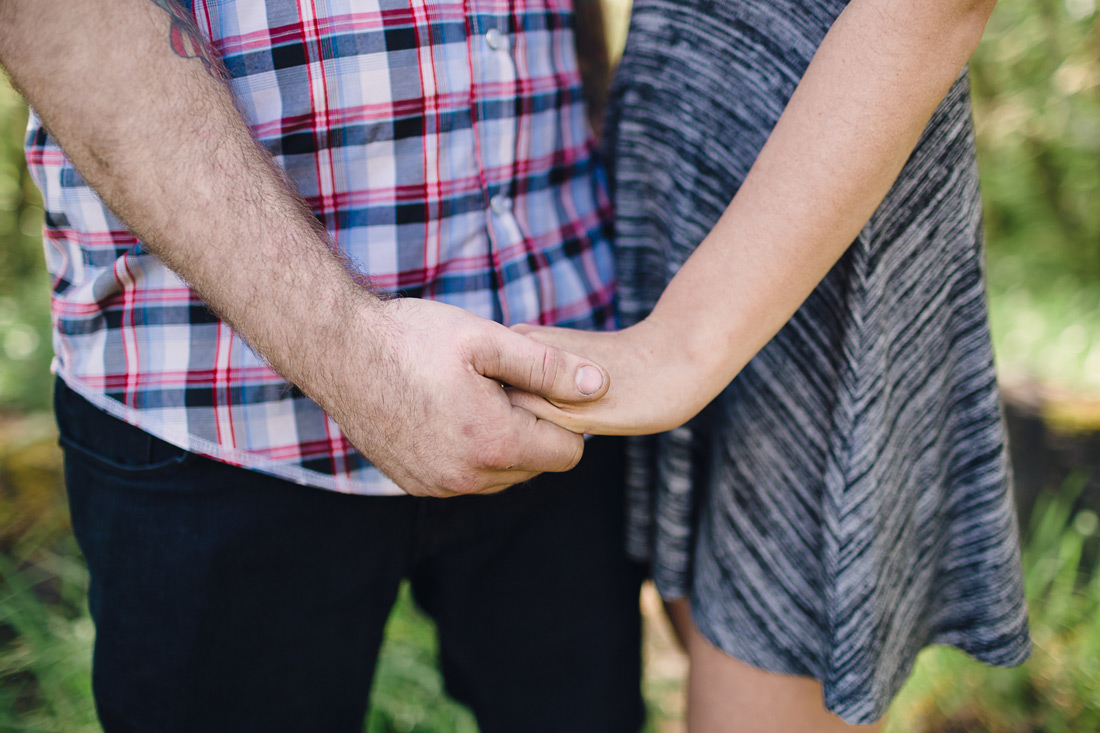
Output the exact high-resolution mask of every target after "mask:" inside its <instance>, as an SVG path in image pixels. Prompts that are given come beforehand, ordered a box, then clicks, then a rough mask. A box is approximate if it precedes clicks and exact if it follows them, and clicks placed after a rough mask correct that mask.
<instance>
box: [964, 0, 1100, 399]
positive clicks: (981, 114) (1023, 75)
mask: <svg viewBox="0 0 1100 733" xmlns="http://www.w3.org/2000/svg"><path fill="white" fill-rule="evenodd" d="M1098 49H1100V24H1097V5H1096V0H1027V1H1026V2H1013V3H1007V2H1006V3H1001V4H1000V5H998V7H997V9H996V11H995V12H994V14H993V18H992V19H991V21H990V23H989V27H988V29H987V30H986V33H985V37H984V38H983V40H982V43H981V46H980V47H979V48H978V51H977V53H976V54H975V55H974V59H973V61H972V63H971V79H972V82H973V94H974V109H975V120H976V122H977V130H978V157H979V162H980V165H981V175H982V193H983V196H984V200H985V217H986V232H987V235H988V236H987V238H988V243H989V245H988V257H987V261H988V273H989V289H990V306H991V318H992V325H993V335H994V342H995V345H996V347H997V353H998V358H999V362H1000V366H1001V369H1002V371H1005V372H1012V373H1017V374H1020V373H1023V374H1030V375H1037V376H1039V377H1040V378H1042V379H1043V380H1044V381H1048V382H1053V383H1057V384H1060V385H1064V386H1067V387H1070V388H1078V389H1080V388H1084V389H1088V390H1090V391H1093V390H1095V391H1100V51H1098Z"/></svg>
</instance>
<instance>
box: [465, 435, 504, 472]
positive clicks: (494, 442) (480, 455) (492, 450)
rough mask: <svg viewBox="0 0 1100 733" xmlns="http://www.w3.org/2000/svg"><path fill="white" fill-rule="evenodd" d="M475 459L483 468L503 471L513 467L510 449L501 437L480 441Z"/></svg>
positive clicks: (475, 452)
mask: <svg viewBox="0 0 1100 733" xmlns="http://www.w3.org/2000/svg"><path fill="white" fill-rule="evenodd" d="M474 460H475V462H476V464H477V465H478V466H479V467H481V468H487V469H490V470H494V471H502V470H505V469H508V468H511V465H510V464H511V462H512V461H511V460H510V458H509V451H508V450H507V446H506V445H505V444H504V441H503V439H501V438H490V439H486V440H482V441H480V442H479V443H478V445H477V448H476V449H475V451H474Z"/></svg>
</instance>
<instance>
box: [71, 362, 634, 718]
mask: <svg viewBox="0 0 1100 733" xmlns="http://www.w3.org/2000/svg"><path fill="white" fill-rule="evenodd" d="M56 410H57V418H58V423H59V425H60V429H61V441H62V444H63V446H64V448H65V471H66V481H67V484H68V491H69V500H70V505H71V508H72V517H73V528H74V530H75V532H76V536H77V540H78V541H79V543H80V546H81V548H82V549H83V551H84V554H85V556H86V558H87V561H88V566H89V569H90V571H91V589H90V593H89V602H90V605H91V611H92V616H93V618H94V619H95V625H96V643H95V655H94V661H93V684H94V691H95V697H96V704H97V707H98V710H99V715H100V719H101V720H102V722H103V726H104V728H105V729H106V730H107V731H108V732H109V733H115V732H118V731H136V732H140V733H162V732H168V731H191V732H202V733H210V732H212V731H234V732H235V733H241V732H243V731H265V732H270V731H320V732H321V733H329V732H332V733H341V732H344V731H348V732H351V731H360V730H362V726H363V718H364V715H365V711H366V707H367V698H368V694H369V689H370V683H371V677H372V674H373V671H374V666H375V661H376V657H377V654H378V649H379V646H380V644H381V640H382V630H383V626H384V624H385V622H386V618H387V616H388V613H389V610H390V607H391V605H392V604H393V601H394V598H395V595H396V593H397V589H398V585H399V583H400V581H401V579H402V578H404V577H407V578H409V579H410V581H411V584H412V588H413V592H414V596H415V598H416V599H417V602H418V603H419V604H420V605H421V606H422V607H423V608H424V609H425V610H426V611H427V612H428V613H429V614H430V615H431V616H432V617H433V618H434V619H435V621H436V624H437V625H438V629H439V637H440V647H441V659H442V668H443V673H444V677H445V680H446V684H447V687H448V690H449V691H450V692H451V694H452V695H454V696H455V697H456V698H458V699H459V700H462V701H463V702H465V703H467V704H468V705H470V707H471V708H472V709H473V711H474V713H475V715H476V716H477V718H478V722H479V725H480V727H481V730H482V731H483V733H497V732H501V733H537V732H538V731H546V732H547V733H567V732H568V733H576V732H579V731H593V732H596V731H598V732H599V733H608V732H613V731H624V732H625V731H636V730H638V728H639V727H640V725H641V723H642V718H643V708H642V701H641V695H640V693H639V676H640V660H639V656H640V654H639V636H640V620H639V613H638V599H637V594H638V587H639V583H640V578H641V573H640V570H639V568H638V567H637V566H636V565H634V564H632V563H630V562H629V561H628V560H627V559H626V558H625V556H624V554H623V551H622V547H623V540H622V531H623V530H622V519H623V517H622V514H623V509H622V496H621V485H622V480H621V479H622V477H621V469H622V467H621V454H620V446H619V443H618V442H617V441H615V440H611V439H596V440H592V441H590V443H589V445H588V446H587V451H586V456H585V459H584V460H583V461H582V463H581V465H580V467H578V468H577V469H576V470H574V471H572V472H570V473H568V474H557V475H555V474H548V475H544V476H541V477H539V478H538V479H536V480H535V481H533V482H531V483H529V484H527V485H524V486H520V487H514V488H512V489H510V490H508V491H506V492H504V493H503V494H498V495H495V496H486V497H466V498H459V499H443V500H440V499H416V498H413V497H408V496H401V497H362V496H345V495H340V494H335V493H332V492H328V491H323V490H319V489H312V488H305V487H301V486H297V485H295V484H292V483H289V482H286V481H281V480H279V479H274V478H271V477H268V476H264V475H261V474H258V473H255V472H253V471H247V470H243V469H240V468H235V467H233V466H229V465H226V464H223V463H219V462H216V461H212V460H209V459H206V458H202V457H200V456H197V455H195V454H192V453H188V452H186V451H183V450H180V449H179V448H176V447H174V446H172V445H170V444H168V443H165V442H164V441H161V440H158V439H156V438H153V437H152V436H150V435H148V434H147V433H145V432H143V431H141V430H138V429H136V428H133V427H131V426H129V425H127V424H125V423H123V422H121V421H119V420H117V419H115V418H113V417H111V416H109V415H107V414H106V413H104V412H102V411H101V410H98V409H96V408H95V407H94V406H92V405H91V404H89V403H88V402H87V401H86V400H84V399H83V398H81V397H80V396H78V395H77V394H76V393H74V392H72V391H71V390H70V389H68V388H67V387H66V386H65V385H64V384H62V383H60V382H59V383H58V388H57V391H56Z"/></svg>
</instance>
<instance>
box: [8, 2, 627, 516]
mask: <svg viewBox="0 0 1100 733" xmlns="http://www.w3.org/2000/svg"><path fill="white" fill-rule="evenodd" d="M186 20H187V16H185V15H184V14H183V13H182V12H180V11H179V10H178V8H177V7H176V6H175V5H174V3H173V2H172V0H110V1H108V0H98V1H93V0H0V64H3V66H4V67H5V68H7V70H8V71H9V73H10V74H11V77H12V79H13V81H14V82H15V84H16V86H17V87H18V88H19V89H20V90H21V91H22V92H23V93H24V94H25V95H26V97H27V98H28V100H29V101H30V102H31V104H32V105H33V106H34V107H35V109H36V111H37V112H38V114H39V116H40V117H41V119H42V121H43V122H44V123H45V124H46V126H47V128H48V129H49V130H50V132H51V133H52V134H53V135H54V137H56V138H57V140H58V142H59V143H60V145H61V147H62V148H63V149H64V150H65V152H66V153H67V154H68V155H69V157H70V158H71V159H72V161H73V163H74V164H75V165H76V167H77V168H78V169H79V170H80V172H81V173H82V174H83V176H84V178H85V179H86V180H87V182H88V183H89V184H90V185H91V186H92V187H93V188H95V189H96V191H98V192H99V194H100V196H101V198H102V199H103V200H104V202H105V203H106V204H107V205H108V206H109V207H111V209H113V210H114V211H115V213H116V214H118V215H119V217H120V218H121V219H123V220H124V221H125V222H126V224H127V225H128V226H129V227H130V228H131V230H132V231H133V232H134V233H135V234H137V235H138V236H139V237H141V239H142V240H143V242H144V243H145V244H146V245H147V247H148V248H149V250H150V251H152V252H153V253H154V254H156V255H157V256H158V257H159V258H160V259H161V260H162V261H163V262H164V263H165V264H166V265H167V266H168V267H169V268H171V269H172V270H174V271H175V272H177V273H179V274H180V275H181V276H182V277H183V278H184V279H185V280H187V281H188V282H189V283H190V284H191V286H192V287H193V288H194V289H195V291H196V292H197V293H198V294H199V296H200V297H202V299H203V300H204V301H205V302H206V303H207V304H208V305H209V306H210V307H211V308H212V309H213V310H214V311H215V312H216V313H217V314H218V315H219V316H221V317H222V318H224V319H225V320H226V321H227V322H228V323H229V324H230V325H231V326H232V327H233V328H234V330H236V332H237V333H239V334H240V335H242V336H243V337H244V338H245V339H247V340H248V342H249V343H250V344H251V345H252V347H253V348H255V349H256V351H258V352H259V353H260V354H261V355H263V356H264V357H266V358H267V360H268V361H269V362H270V363H271V365H272V366H273V367H274V368H275V369H276V370H278V371H279V372H280V373H281V374H282V376H283V377H285V378H286V379H288V380H289V381H291V382H293V383H294V384H296V385H297V386H298V387H299V388H301V389H302V391H303V392H305V394H307V395H308V396H309V397H311V398H313V399H314V400H315V401H316V402H317V403H318V404H319V405H320V406H321V407H322V408H323V409H324V410H325V411H326V412H327V413H328V414H329V415H330V416H331V417H332V418H333V419H335V420H336V422H337V423H338V424H339V425H340V427H341V428H342V429H343V431H344V434H345V436H346V437H347V438H348V439H349V440H350V441H351V443H352V444H353V445H355V447H356V448H358V449H359V450H360V451H361V452H362V453H363V454H364V456H365V457H366V458H367V459H368V460H369V461H371V462H372V463H373V464H374V465H375V466H376V467H378V468H379V470H381V471H382V472H384V473H385V474H386V475H388V476H389V477H390V478H392V479H393V480H394V481H395V482H396V483H397V485H398V486H400V487H401V488H403V489H405V490H406V491H408V492H410V493H415V494H430V495H436V496H447V495H452V494H456V493H458V494H462V493H475V492H484V491H497V490H500V489H503V488H505V487H507V486H509V485H512V484H515V483H517V482H520V481H526V480H527V479H529V478H531V477H532V476H534V475H535V474H537V473H539V472H541V471H547V470H557V471H562V470H566V469H568V468H569V467H571V466H572V465H574V464H575V463H576V462H577V460H579V458H580V455H581V452H582V450H583V441H581V439H580V437H579V436H576V435H573V434H572V433H569V432H567V431H565V430H562V429H560V428H558V427H556V426H553V425H551V424H549V423H545V422H540V421H537V420H536V419H535V418H534V417H533V416H532V415H530V414H529V413H526V412H524V411H522V410H517V409H514V408H513V407H512V406H511V404H510V403H509V401H508V398H507V396H506V395H505V393H504V391H503V390H502V389H501V388H500V384H501V382H506V383H508V384H512V385H515V386H517V387H520V388H522V389H525V390H528V391H531V392H533V393H537V394H540V395H544V396H547V397H554V398H556V399H559V400H563V401H566V402H572V401H590V400H596V399H599V398H600V397H602V396H603V394H604V393H605V392H606V390H607V385H608V380H607V377H606V375H605V373H604V372H603V371H602V370H601V369H599V368H598V367H596V366H595V365H593V364H591V363H590V362H588V361H587V360H583V359H581V358H579V357H576V356H574V355H570V354H564V353H562V352H558V351H556V350H554V349H552V348H549V347H546V346H543V345H540V344H538V343H536V342H534V341H532V340H530V339H527V338H525V337H523V336H520V335H518V334H516V333H513V332H511V331H509V330H508V329H507V328H505V327H504V326H502V325H500V324H498V323H493V322H492V321H489V320H486V319H483V318H479V317H477V316H474V315H472V314H470V313H467V312H466V311H463V310H461V309H459V308H455V307H453V306H448V305H444V304H441V303H433V302H429V301H421V300H416V299H408V300H404V301H390V302H383V300H381V299H380V298H378V297H375V296H374V295H373V294H371V293H369V292H368V291H366V290H365V289H364V288H363V287H362V286H361V285H360V284H358V283H357V282H356V280H357V279H358V278H353V277H352V275H351V273H349V271H348V268H347V267H346V265H345V262H344V260H343V259H342V258H341V257H340V256H338V255H336V254H335V253H334V252H333V251H332V250H331V249H330V246H329V242H328V239H327V237H326V235H325V233H324V232H323V231H322V230H321V229H320V228H319V227H318V225H317V222H316V220H315V219H314V218H313V216H312V215H311V214H310V212H309V211H308V210H307V208H306V207H305V204H304V203H303V202H302V201H301V199H300V198H299V197H298V196H296V195H295V194H294V193H293V192H292V191H291V189H290V187H289V186H288V185H287V184H286V183H285V181H284V178H283V176H282V174H281V172H280V171H279V170H278V168H277V167H276V166H275V165H274V163H273V161H272V160H271V159H270V157H269V156H268V155H267V154H266V153H265V152H264V151H263V150H262V149H261V148H260V147H259V146H258V145H257V144H256V143H255V141H253V139H252V137H251V135H250V132H249V130H248V128H247V126H246V125H245V123H244V121H243V120H242V119H241V116H240V114H239V113H238V112H237V109H236V107H235V105H234V101H233V98H232V95H231V94H230V92H229V90H228V88H227V87H226V85H225V84H224V82H223V81H222V80H221V78H220V75H219V74H218V73H217V68H218V65H217V63H216V59H215V58H214V57H213V56H212V55H205V54H206V52H205V50H204V48H203V43H202V40H201V38H199V37H198V34H197V33H196V32H194V30H193V29H192V28H188V27H187V23H186Z"/></svg>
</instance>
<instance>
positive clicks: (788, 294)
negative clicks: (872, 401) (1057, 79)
mask: <svg viewBox="0 0 1100 733" xmlns="http://www.w3.org/2000/svg"><path fill="white" fill-rule="evenodd" d="M994 4H995V0H921V1H918V2H913V0H852V2H851V3H850V4H849V5H848V6H847V8H846V9H845V10H844V12H842V13H841V15H840V17H839V18H838V19H837V20H836V22H835V23H834V24H833V27H832V28H831V29H830V30H829V32H828V34H827V35H826V36H825V40H824V41H823V42H822V44H821V47H820V48H819V49H818V51H817V53H816V54H815V56H814V58H813V61H812V62H811V63H810V66H809V68H808V69H807V70H806V73H805V75H804V76H803V78H802V81H801V82H800V83H799V85H798V88H797V89H796V90H795V93H794V95H793V96H792V97H791V100H790V102H789V103H788V105H787V107H786V109H785V110H784V112H783V115H782V116H781V117H780V119H779V122H778V124H777V125H776V127H775V129H774V130H773V131H772V134H771V136H770V137H769V138H768V141H767V143H766V144H765V146H764V148H763V150H762V151H761V152H760V155H759V157H758V158H757V160H756V162H755V163H754V164H753V167H752V169H751V170H750V171H749V174H748V176H747V177H746V179H745V181H744V184H743V185H742V186H741V188H740V190H739V191H738V193H737V195H736V196H735V197H734V199H733V201H732V202H731V203H730V205H729V207H728V208H727V209H726V211H725V213H724V214H723V215H722V217H721V219H719V221H718V223H717V224H716V225H715V227H714V229H712V230H711V232H710V234H708V235H707V237H706V239H704V240H703V242H702V243H701V244H700V245H699V247H698V249H697V250H696V251H695V252H694V253H693V254H692V255H691V257H690V258H688V260H687V262H685V263H684V266H683V267H682V268H681V269H680V271H679V273H677V275H676V276H675V277H674V278H673V279H672V281H671V282H670V283H669V285H668V287H667V288H666V290H665V292H664V294H663V295H662V296H661V299H660V300H659V301H658V303H657V306H656V307H655V308H654V310H653V313H652V314H651V315H650V316H649V317H648V318H647V319H646V320H645V321H643V322H642V323H640V324H638V325H637V326H635V327H632V328H629V329H626V330H625V331H622V332H619V333H617V334H574V333H573V332H569V331H563V330H560V329H534V328H531V327H527V328H524V329H523V330H524V331H525V332H526V333H528V334H529V335H531V336H533V337H534V338H537V339H539V340H540V341H544V342H546V343H551V344H554V345H557V346H561V347H563V348H567V349H569V350H571V351H574V352H576V353H581V354H586V355H589V356H590V357H592V358H595V359H598V360H599V362H600V363H601V364H603V365H604V366H605V367H606V368H608V370H609V371H610V373H611V376H612V386H611V390H610V391H609V393H608V395H607V396H606V397H605V398H604V399H603V400H601V401H599V402H596V403H592V404H586V405H569V406H564V407H562V408H559V407H557V406H555V405H552V404H550V403H548V402H546V401H544V400H541V399H538V398H534V397H531V396H530V395H525V394H520V393H515V394H513V396H512V398H513V403H514V404H517V405H520V406H523V407H525V408H527V409H529V410H531V411H533V412H535V413H536V414H538V415H539V416H540V417H543V418H545V419H549V420H553V421H555V422H557V423H558V424H560V425H563V426H565V427H568V428H569V429H571V430H575V431H578V432H588V433H608V434H644V433H653V432H659V431H662V430H668V429H670V428H673V427H675V426H677V425H680V424H683V423H684V422H686V421H687V420H689V419H690V418H691V417H693V416H694V415H695V414H696V413H698V412H699V411H700V410H701V409H702V408H703V407H704V406H705V405H706V404H707V403H708V402H710V401H711V400H712V399H713V398H714V397H715V396H717V395H718V393H719V392H721V390H722V389H724V388H725V387H726V385H728V384H729V382H730V381H731V380H732V379H733V378H734V377H735V376H736V375H737V373H738V372H739V371H740V370H741V369H742V368H743V367H744V366H745V364H747V363H748V361H749V359H751V358H752V356H753V355H754V354H756V352H757V351H759V350H760V349H761V348H763V346H764V345H765V344H766V343H767V342H768V341H769V340H770V339H771V338H772V337H773V336H774V335H775V334H776V332H777V331H778V330H779V329H780V328H781V327H782V326H783V324H785V323H786V322H787V320H788V319H790V317H791V316H792V315H793V314H794V312H795V311H796V310H797V309H798V307H799V306H800V305H801V304H802V302H803V301H804V300H805V299H806V298H807V297H808V296H809V294H810V293H811V292H812V291H813V289H814V288H815V287H816V286H817V284H818V283H819V282H820V281H821V280H822V278H824V277H825V275H826V274H827V273H828V271H829V270H830V268H832V266H833V265H834V264H835V263H836V261H837V260H838V259H840V257H841V255H842V254H843V253H844V251H845V250H846V249H847V248H848V246H849V245H850V244H851V242H852V241H853V240H854V239H855V238H856V236H857V235H858V233H859V231H860V229H862V228H863V226H864V224H866V222H867V220H868V219H869V218H870V216H871V214H872V213H873V212H874V210H875V209H876V208H877V207H878V205H879V203H881V201H882V199H883V197H884V196H885V195H886V193H887V191H888V190H889V188H890V186H891V185H892V184H893V182H894V180H895V178H897V175H898V173H899V172H900V171H901V168H902V166H903V165H904V164H905V161H906V159H907V158H908V156H909V154H910V152H911V151H912V150H913V147H914V146H915V145H916V142H917V140H918V139H919V137H920V134H921V132H922V131H923V130H924V127H925V125H926V124H927V122H928V119H929V118H930V117H931V115H932V113H933V112H934V111H935V109H936V107H937V105H938V104H939V102H940V101H941V100H942V99H943V97H944V95H945V94H946V93H947V90H948V89H949V88H950V87H951V84H952V83H953V82H954V81H955V79H956V78H957V77H958V75H959V73H960V72H961V70H962V68H963V66H964V65H965V64H966V61H967V59H968V58H969V57H970V55H971V53H973V51H974V48H975V47H976V46H977V44H978V41H979V40H980V39H981V35H982V31H983V30H984V28H985V25H986V22H987V21H988V19H989V15H990V13H991V12H992V10H993V6H994Z"/></svg>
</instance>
